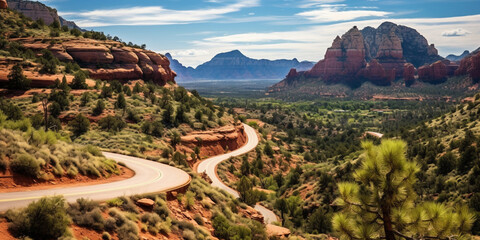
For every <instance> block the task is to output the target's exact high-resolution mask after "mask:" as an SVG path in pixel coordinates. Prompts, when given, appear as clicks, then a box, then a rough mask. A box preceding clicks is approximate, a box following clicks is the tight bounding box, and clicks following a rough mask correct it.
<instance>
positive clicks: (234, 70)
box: [165, 50, 314, 81]
mask: <svg viewBox="0 0 480 240" xmlns="http://www.w3.org/2000/svg"><path fill="white" fill-rule="evenodd" d="M165 56H166V57H167V58H168V59H169V60H170V63H171V67H172V69H173V70H174V71H175V72H176V73H177V75H178V76H177V80H178V81H185V80H193V79H225V80H230V79H232V80H235V79H281V78H283V77H284V76H285V75H286V74H287V73H288V71H289V70H290V69H291V68H297V69H300V70H304V71H305V70H308V69H311V68H312V67H313V65H314V63H313V62H308V61H303V62H299V61H298V60H297V59H296V58H294V59H291V60H287V59H281V60H267V59H253V58H249V57H247V56H245V55H244V54H243V53H242V52H240V51H239V50H233V51H230V52H224V53H219V54H217V55H215V56H214V57H213V58H212V59H211V60H210V61H208V62H205V63H203V64H201V65H199V66H198V67H197V68H192V67H188V68H187V67H185V66H183V65H182V64H181V63H180V62H179V61H178V60H176V59H173V58H172V56H171V55H170V54H169V53H167V54H166V55H165Z"/></svg>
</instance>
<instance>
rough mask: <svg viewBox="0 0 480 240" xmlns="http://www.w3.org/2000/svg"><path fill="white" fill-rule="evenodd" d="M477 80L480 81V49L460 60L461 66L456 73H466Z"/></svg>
mask: <svg viewBox="0 0 480 240" xmlns="http://www.w3.org/2000/svg"><path fill="white" fill-rule="evenodd" d="M466 74H469V75H470V77H471V78H472V79H473V80H474V81H475V82H478V81H480V51H479V52H474V53H472V54H470V55H469V56H468V57H465V58H464V59H462V61H461V62H460V67H459V68H458V69H457V70H456V71H455V75H457V76H458V75H466Z"/></svg>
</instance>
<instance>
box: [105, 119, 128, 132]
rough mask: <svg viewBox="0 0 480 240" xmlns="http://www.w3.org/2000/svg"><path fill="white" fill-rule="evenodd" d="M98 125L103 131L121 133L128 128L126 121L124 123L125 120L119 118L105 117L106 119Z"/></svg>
mask: <svg viewBox="0 0 480 240" xmlns="http://www.w3.org/2000/svg"><path fill="white" fill-rule="evenodd" d="M98 125H99V126H100V128H102V129H103V130H107V131H113V132H118V131H121V130H122V129H124V128H125V127H126V126H127V124H126V123H125V121H123V119H122V118H121V117H118V116H107V117H104V118H102V119H100V121H98Z"/></svg>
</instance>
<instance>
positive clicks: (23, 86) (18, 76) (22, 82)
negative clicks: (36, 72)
mask: <svg viewBox="0 0 480 240" xmlns="http://www.w3.org/2000/svg"><path fill="white" fill-rule="evenodd" d="M31 82H32V81H31V80H29V79H27V77H25V75H23V69H22V66H21V65H20V64H16V65H15V66H13V68H12V70H11V72H10V74H8V88H10V89H13V90H28V89H30V84H31Z"/></svg>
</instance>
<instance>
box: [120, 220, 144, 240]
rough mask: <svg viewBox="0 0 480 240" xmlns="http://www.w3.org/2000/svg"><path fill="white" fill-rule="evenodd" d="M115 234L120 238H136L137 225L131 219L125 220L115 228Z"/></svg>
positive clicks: (129, 239) (121, 239) (127, 239)
mask: <svg viewBox="0 0 480 240" xmlns="http://www.w3.org/2000/svg"><path fill="white" fill-rule="evenodd" d="M117 236H118V239H120V240H138V239H139V237H138V227H137V224H135V223H134V222H132V221H127V222H125V223H124V224H123V225H122V226H120V227H119V228H118V229H117Z"/></svg>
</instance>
